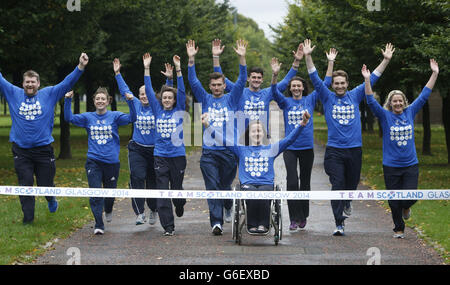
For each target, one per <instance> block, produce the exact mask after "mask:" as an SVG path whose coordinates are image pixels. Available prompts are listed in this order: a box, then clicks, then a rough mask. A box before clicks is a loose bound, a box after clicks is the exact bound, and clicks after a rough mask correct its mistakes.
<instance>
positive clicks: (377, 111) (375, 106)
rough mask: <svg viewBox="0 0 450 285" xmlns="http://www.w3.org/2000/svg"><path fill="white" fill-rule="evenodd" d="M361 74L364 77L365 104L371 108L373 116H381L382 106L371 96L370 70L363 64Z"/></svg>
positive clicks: (382, 112)
mask: <svg viewBox="0 0 450 285" xmlns="http://www.w3.org/2000/svg"><path fill="white" fill-rule="evenodd" d="M361 74H362V76H363V77H364V93H365V94H366V99H367V105H369V108H370V109H371V110H372V112H373V113H374V115H375V116H377V117H378V118H382V117H383V114H384V110H383V107H381V105H380V104H379V103H378V102H377V101H376V100H375V98H374V97H373V90H372V84H371V82H370V81H371V74H370V70H369V69H367V66H366V65H365V64H364V65H363V66H362V68H361Z"/></svg>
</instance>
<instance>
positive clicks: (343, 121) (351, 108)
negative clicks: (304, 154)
mask: <svg viewBox="0 0 450 285" xmlns="http://www.w3.org/2000/svg"><path fill="white" fill-rule="evenodd" d="M309 76H310V78H311V81H312V83H313V85H314V89H315V91H316V92H317V94H318V96H319V99H320V101H322V104H323V109H324V113H325V121H326V122H327V126H328V142H327V145H328V146H331V147H336V148H353V147H361V146H362V136H361V119H360V114H359V104H360V103H361V101H362V100H363V99H364V97H365V92H364V83H362V84H360V85H359V86H357V87H355V88H354V89H352V90H350V91H347V92H346V93H345V94H344V95H343V96H338V95H336V93H334V92H332V91H330V90H329V89H328V87H327V86H326V85H325V84H324V83H323V81H322V80H321V79H320V78H319V75H318V74H317V71H316V70H315V69H314V70H312V71H310V73H309ZM379 77H380V75H377V74H375V72H372V74H371V76H370V81H371V84H372V85H374V84H375V82H377V80H378V78H379Z"/></svg>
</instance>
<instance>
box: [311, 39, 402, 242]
mask: <svg viewBox="0 0 450 285" xmlns="http://www.w3.org/2000/svg"><path fill="white" fill-rule="evenodd" d="M314 48H315V46H314V47H311V41H310V40H308V39H307V40H305V42H304V46H303V52H304V54H305V60H306V67H307V69H308V73H309V76H310V78H311V81H312V82H313V85H314V89H315V90H316V91H317V94H318V95H319V99H320V101H322V104H323V109H324V113H325V120H326V122H327V126H328V142H327V147H326V150H325V158H324V168H325V172H326V173H327V174H328V176H329V178H330V183H331V185H332V188H331V190H355V189H356V188H357V187H358V184H359V179H360V175H361V164H362V148H361V147H362V135H361V120H360V113H359V104H360V103H361V102H362V100H363V99H364V97H365V92H364V83H363V84H360V85H359V86H357V87H356V88H354V89H352V90H350V91H348V90H347V88H348V86H349V82H348V76H347V73H346V72H345V71H342V70H337V71H335V72H333V76H332V83H331V87H332V88H333V90H334V91H335V92H332V91H330V90H329V89H328V88H327V87H326V86H325V85H324V83H323V82H322V80H321V79H320V78H319V76H318V74H317V71H316V68H315V66H314V63H313V61H312V57H311V54H312V51H313V50H314ZM394 50H395V49H394V48H393V46H392V45H391V44H387V45H386V49H385V50H384V51H382V52H383V57H384V58H383V61H382V62H381V63H380V64H379V65H378V67H377V68H376V69H375V71H374V72H373V73H372V75H371V78H370V80H371V84H372V85H373V84H375V82H376V81H377V80H378V78H379V77H380V76H381V74H382V73H383V71H384V70H385V69H386V67H387V65H388V64H389V62H390V60H391V58H392V54H393V53H394ZM331 207H332V208H333V215H334V219H335V224H336V230H335V231H334V233H333V235H335V236H341V235H344V220H345V219H346V218H347V216H350V215H351V209H352V207H351V201H348V200H332V201H331ZM343 214H346V215H347V216H344V215H343Z"/></svg>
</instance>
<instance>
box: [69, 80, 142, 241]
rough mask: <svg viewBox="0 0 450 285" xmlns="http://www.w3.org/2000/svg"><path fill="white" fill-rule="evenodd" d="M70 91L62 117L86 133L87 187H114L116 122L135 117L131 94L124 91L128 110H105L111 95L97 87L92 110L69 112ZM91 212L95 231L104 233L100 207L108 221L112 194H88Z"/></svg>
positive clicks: (117, 149)
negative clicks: (106, 196) (100, 195)
mask: <svg viewBox="0 0 450 285" xmlns="http://www.w3.org/2000/svg"><path fill="white" fill-rule="evenodd" d="M72 97H73V92H69V93H67V94H66V95H65V102H64V119H65V120H66V121H67V122H70V123H72V124H74V125H76V126H79V127H82V128H85V129H86V131H87V133H88V152H87V160H86V166H85V167H86V174H87V179H88V183H89V188H102V184H103V187H104V188H116V187H117V179H118V178H119V170H120V161H119V152H120V138H119V132H118V129H119V126H123V125H127V124H130V123H133V122H134V121H136V110H135V108H134V104H133V100H134V96H133V95H132V94H126V99H127V104H128V107H129V108H130V114H124V113H122V112H118V111H108V109H107V108H108V106H109V104H110V102H111V97H110V96H109V95H108V90H107V89H106V88H102V87H100V88H98V89H97V91H96V92H95V94H94V96H93V99H94V106H95V112H86V113H83V114H78V115H73V114H72V108H71V103H72ZM89 204H90V206H91V210H92V214H93V215H94V218H95V229H94V234H100V235H101V234H103V233H104V230H105V225H104V223H103V208H104V210H105V217H106V221H107V222H110V221H111V218H112V210H113V205H114V198H103V197H91V198H89Z"/></svg>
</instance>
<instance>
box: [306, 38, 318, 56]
mask: <svg viewBox="0 0 450 285" xmlns="http://www.w3.org/2000/svg"><path fill="white" fill-rule="evenodd" d="M315 48H316V46H313V47H311V40H310V39H306V40H305V41H304V42H303V53H304V55H311V54H312V52H313V50H314V49H315Z"/></svg>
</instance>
